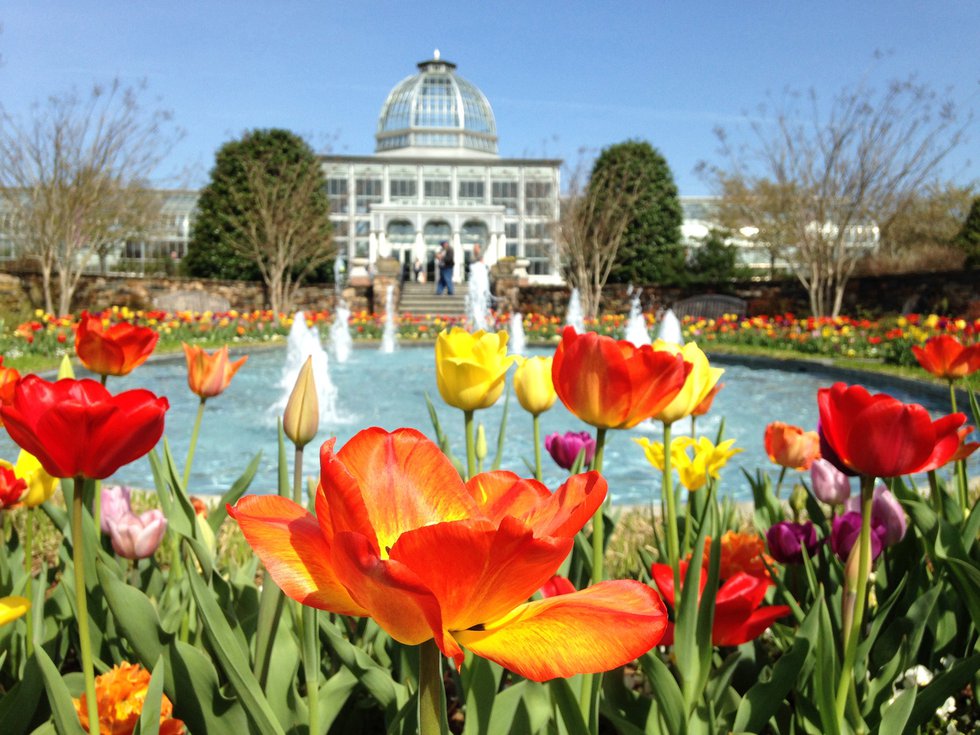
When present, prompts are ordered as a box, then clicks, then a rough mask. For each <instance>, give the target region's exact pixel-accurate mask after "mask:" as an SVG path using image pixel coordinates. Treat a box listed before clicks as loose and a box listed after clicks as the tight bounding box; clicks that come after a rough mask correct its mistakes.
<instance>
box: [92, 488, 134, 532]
mask: <svg viewBox="0 0 980 735" xmlns="http://www.w3.org/2000/svg"><path fill="white" fill-rule="evenodd" d="M132 514H133V508H132V506H131V505H130V501H129V488H128V487H125V486H123V485H108V486H106V487H104V488H102V520H101V521H100V523H99V526H100V527H101V528H102V533H109V523H110V521H118V520H119V519H121V518H123V517H125V516H130V515H132Z"/></svg>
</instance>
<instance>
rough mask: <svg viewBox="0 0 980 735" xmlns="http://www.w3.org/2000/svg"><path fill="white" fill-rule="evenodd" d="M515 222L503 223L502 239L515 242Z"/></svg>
mask: <svg viewBox="0 0 980 735" xmlns="http://www.w3.org/2000/svg"><path fill="white" fill-rule="evenodd" d="M517 227H518V225H517V222H505V223H504V237H506V238H507V239H508V240H513V241H514V242H517Z"/></svg>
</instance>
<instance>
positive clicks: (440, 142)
mask: <svg viewBox="0 0 980 735" xmlns="http://www.w3.org/2000/svg"><path fill="white" fill-rule="evenodd" d="M418 66H419V73H418V74H415V75H414V76H410V77H407V78H405V79H403V80H402V81H400V82H399V83H398V84H396V85H395V87H394V89H392V90H391V93H390V94H389V95H388V98H387V99H386V100H385V103H384V106H383V107H382V108H381V115H380V116H379V118H378V132H377V135H376V136H375V137H376V138H377V141H378V144H377V150H378V152H382V151H396V150H400V149H416V150H417V149H424V148H430V149H431V148H438V149H446V148H451V149H465V151H466V152H473V151H477V152H479V153H482V154H484V155H487V154H489V155H496V154H497V126H496V123H495V122H494V118H493V110H492V109H491V108H490V103H489V102H488V101H487V98H486V97H485V96H484V94H483V92H481V91H480V90H479V89H478V88H477V87H476V86H475V85H473V84H471V83H470V82H468V81H466V80H465V79H463V78H462V77H460V76H458V75H457V74H456V72H455V69H456V65H455V64H453V63H451V62H448V61H442V60H440V59H439V55H438V51H437V52H436V54H435V58H433V59H432V60H430V61H423V62H421V63H420V64H419V65H418ZM439 152H440V153H446V151H439Z"/></svg>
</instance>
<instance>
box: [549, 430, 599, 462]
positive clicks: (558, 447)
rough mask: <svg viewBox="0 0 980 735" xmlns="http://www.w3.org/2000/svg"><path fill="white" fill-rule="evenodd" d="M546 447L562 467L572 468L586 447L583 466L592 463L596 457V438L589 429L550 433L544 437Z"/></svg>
mask: <svg viewBox="0 0 980 735" xmlns="http://www.w3.org/2000/svg"><path fill="white" fill-rule="evenodd" d="M544 448H545V449H546V450H547V452H548V454H550V455H551V457H552V459H554V460H555V462H557V463H558V466H559V467H561V468H562V469H566V470H570V469H572V467H573V466H574V465H575V460H576V458H577V457H578V455H579V453H580V452H581V451H582V450H583V449H584V450H585V457H584V458H583V460H582V465H583V467H585V466H588V465H590V464H592V459H593V458H594V457H595V439H593V438H592V437H591V436H590V435H589V432H587V431H569V432H566V433H565V434H558V433H555V434H549V435H548V436H546V437H545V438H544Z"/></svg>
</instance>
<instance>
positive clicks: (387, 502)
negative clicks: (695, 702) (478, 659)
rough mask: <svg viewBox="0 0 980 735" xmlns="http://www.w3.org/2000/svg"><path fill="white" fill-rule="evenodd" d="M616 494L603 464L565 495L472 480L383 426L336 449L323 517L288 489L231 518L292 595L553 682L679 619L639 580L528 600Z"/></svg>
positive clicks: (324, 483)
mask: <svg viewBox="0 0 980 735" xmlns="http://www.w3.org/2000/svg"><path fill="white" fill-rule="evenodd" d="M605 496H606V482H605V480H604V479H603V478H602V477H601V476H600V475H599V474H597V473H594V472H590V473H587V474H584V475H576V476H574V477H572V478H570V479H569V480H568V481H567V482H566V483H565V484H564V485H562V486H561V487H560V488H558V490H557V491H555V492H554V493H553V494H552V493H551V492H549V491H548V489H547V488H546V487H545V486H544V485H542V484H541V483H538V482H536V481H534V480H526V479H521V478H519V477H517V476H516V475H514V474H513V473H510V472H488V473H483V474H479V475H476V476H474V477H473V478H471V479H470V480H469V481H468V482H466V483H465V484H464V483H463V481H462V479H461V478H460V476H459V474H458V473H457V472H456V470H455V469H454V468H453V466H452V464H451V463H450V462H449V460H448V459H447V458H446V456H445V455H444V454H443V453H442V452H441V451H440V450H439V448H438V447H437V446H436V445H435V444H433V443H432V442H430V441H429V440H428V439H426V438H425V437H424V436H423V435H422V434H420V433H419V432H417V431H414V430H412V429H399V430H397V431H394V432H392V433H388V432H386V431H384V430H382V429H379V428H371V429H366V430H364V431H361V432H360V433H358V434H357V435H356V436H354V438H352V439H351V440H350V441H349V442H348V443H347V444H346V445H345V446H344V447H343V448H342V449H340V450H339V451H336V452H335V451H334V440H331V441H328V442H326V443H325V444H324V445H323V447H322V449H321V454H320V484H319V486H318V488H317V492H316V501H315V502H316V515H313V514H311V513H309V512H307V511H306V510H305V509H304V508H303V507H302V506H300V505H298V504H296V503H294V502H292V501H290V500H288V499H286V498H282V497H280V496H275V495H263V496H256V495H253V496H248V497H245V498H242V499H241V500H240V501H239V502H238V503H237V505H235V507H233V508H229V513H230V514H231V515H232V517H233V518H235V520H236V521H237V522H238V524H239V525H240V526H241V529H242V531H243V533H244V534H245V538H246V539H247V541H248V543H249V544H250V545H251V546H252V548H253V549H254V550H255V552H256V553H257V554H258V556H259V558H260V559H261V560H262V561H263V563H264V564H265V566H266V568H267V569H268V571H269V573H270V575H271V576H272V578H273V579H274V580H275V581H276V583H277V584H278V585H279V586H280V587H281V588H282V589H283V591H284V592H285V593H286V594H287V595H288V596H289V597H292V598H293V599H295V600H298V601H299V602H301V603H303V604H304V605H309V606H312V607H316V608H320V609H323V610H329V611H332V612H335V613H341V614H346V615H356V616H370V617H372V618H374V620H375V621H376V622H377V623H378V625H379V626H381V628H383V629H384V630H385V631H387V632H388V633H389V634H390V635H391V637H392V638H394V639H395V640H397V641H400V642H401V643H404V644H409V645H415V644H420V643H425V642H427V641H430V640H433V639H434V641H435V643H436V645H437V646H438V647H439V649H440V650H441V651H442V653H443V654H444V655H446V656H448V657H450V658H452V659H453V660H454V662H455V664H456V666H457V667H459V666H461V665H462V662H463V650H462V647H463V646H465V647H466V648H469V649H470V650H471V651H472V652H473V653H475V654H477V655H479V656H483V657H485V658H488V659H490V660H492V661H495V662H497V663H499V664H500V665H502V666H504V667H506V668H508V669H510V670H511V671H515V672H517V673H518V674H520V675H521V676H524V677H527V678H528V679H533V680H535V681H544V680H547V679H551V678H555V677H568V676H571V675H574V674H580V673H593V672H600V671H607V670H609V669H612V668H614V667H616V666H620V665H622V664H625V663H626V662H628V661H631V660H632V659H634V658H635V657H637V656H639V655H640V654H642V653H644V652H646V651H648V650H649V649H650V648H651V647H653V646H654V645H656V643H657V642H658V641H659V640H660V638H661V636H662V635H663V632H664V629H665V627H666V624H667V615H666V609H665V608H664V605H663V603H662V602H661V600H660V598H659V597H658V596H657V594H656V593H655V592H654V591H653V590H652V589H651V588H649V587H648V586H646V585H644V584H641V583H640V582H636V581H623V580H620V581H610V582H602V583H599V584H596V585H593V586H592V587H589V588H587V589H584V590H581V591H579V592H574V593H572V594H566V595H559V596H557V597H551V598H548V599H544V600H536V601H533V602H528V600H529V598H530V597H531V596H532V595H533V594H534V593H535V592H536V591H537V590H539V589H540V588H541V587H542V586H543V585H545V584H546V583H547V582H548V580H549V579H551V578H552V576H553V575H554V574H555V573H556V572H557V570H558V568H559V566H560V565H561V564H562V562H563V561H564V559H565V558H566V557H567V556H568V554H569V552H570V551H571V549H572V545H573V543H574V537H575V534H576V533H578V531H579V530H580V529H581V528H582V526H583V525H584V524H585V523H586V522H587V521H588V520H589V519H590V518H591V517H592V515H593V514H594V513H595V512H596V510H597V509H598V508H599V507H600V506H601V504H602V502H603V500H604V499H605Z"/></svg>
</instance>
